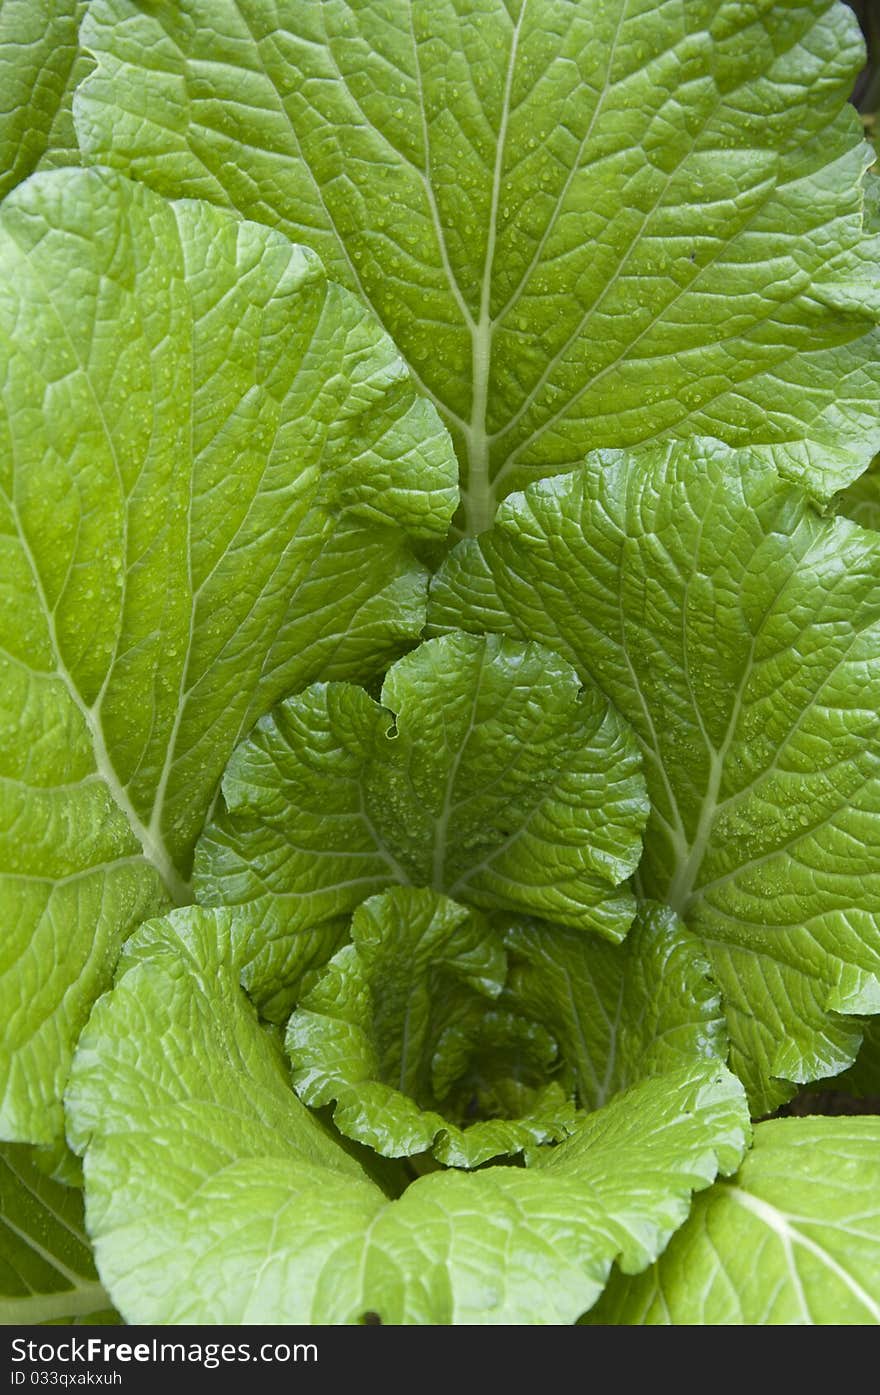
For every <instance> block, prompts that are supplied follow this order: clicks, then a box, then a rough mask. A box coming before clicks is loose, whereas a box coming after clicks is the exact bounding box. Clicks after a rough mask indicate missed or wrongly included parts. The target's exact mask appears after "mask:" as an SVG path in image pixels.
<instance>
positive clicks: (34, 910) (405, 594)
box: [0, 169, 455, 1141]
mask: <svg viewBox="0 0 880 1395" xmlns="http://www.w3.org/2000/svg"><path fill="white" fill-rule="evenodd" d="M0 269H2V270H0V279H2V291H0V392H2V402H0V456H2V461H3V466H2V470H3V476H2V493H0V553H2V564H0V567H2V577H3V580H2V592H0V647H2V654H0V685H2V710H0V774H2V777H3V778H2V785H0V809H2V813H0V830H2V834H0V837H2V842H0V858H2V864H0V865H2V867H3V872H4V874H5V875H4V880H3V890H2V897H3V900H2V906H3V917H4V924H5V927H6V928H5V930H4V939H3V944H2V947H0V1015H2V1018H3V1020H4V1023H5V1024H7V1025H6V1029H5V1034H4V1042H3V1049H2V1059H0V1133H6V1134H9V1135H10V1136H13V1137H24V1138H33V1139H34V1140H35V1141H48V1140H49V1139H51V1138H52V1136H53V1135H54V1134H55V1133H56V1132H57V1131H58V1130H59V1127H60V1107H59V1105H58V1103H57V1101H58V1095H59V1091H60V1089H61V1087H62V1086H63V1082H64V1078H65V1075H66V1070H67V1064H68V1059H69V1052H70V1048H71V1046H72V1043H73V1041H75V1039H76V1036H77V1034H78V1032H79V1029H80V1027H81V1026H82V1023H83V1021H84V1020H85V1017H86V1015H87V1013H88V1009H89V1006H90V1005H91V1002H92V1001H93V1000H94V998H95V997H96V996H97V994H98V993H99V992H100V991H101V989H102V988H103V987H105V986H106V984H107V983H108V981H109V974H110V970H111V968H112V964H113V961H114V959H115V956H116V953H117V951H118V946H119V943H120V941H121V940H122V939H123V938H124V937H125V935H126V934H127V933H128V931H129V930H130V929H131V928H132V926H133V925H134V924H136V923H137V922H139V921H140V920H143V919H144V918H145V916H147V915H148V914H151V913H155V912H156V911H157V910H158V909H160V908H162V907H163V906H165V905H167V904H168V898H169V896H171V897H174V898H176V899H186V898H187V896H188V895H189V892H188V887H187V878H188V875H189V872H190V862H191V856H192V848H193V844H194V842H195V840H196V838H197V836H198V834H199V832H200V830H201V827H202V824H203V822H204V819H205V815H206V813H207V811H208V807H209V805H210V803H211V800H212V798H213V796H214V792H215V788H216V785H217V782H218V781H219V778H220V775H221V773H222V771H223V768H224V766H225V764H226V762H227V760H228V758H229V754H230V752H231V751H232V749H233V746H234V745H235V743H236V741H237V740H239V738H240V737H241V736H242V735H243V733H244V732H246V731H247V730H249V728H250V727H251V726H252V724H253V722H254V721H255V720H256V718H257V717H258V716H260V714H261V713H262V712H264V711H266V710H267V709H268V708H269V707H270V706H271V705H272V703H274V702H275V701H276V700H277V699H278V697H279V696H280V695H281V694H282V693H283V692H286V691H287V690H289V689H290V688H291V687H295V686H297V685H299V684H302V683H305V682H309V681H311V680H312V679H313V678H314V677H316V675H317V674H318V672H321V673H322V674H325V675H326V676H328V677H362V678H365V677H368V676H369V675H370V674H371V673H373V672H374V671H376V670H377V669H378V670H381V669H382V668H384V666H385V664H386V663H387V662H388V659H389V658H390V657H393V656H394V655H395V654H396V653H398V652H399V651H400V649H401V648H403V647H405V646H406V644H407V643H409V642H411V641H412V639H413V638H414V637H415V636H416V635H417V634H418V632H419V629H420V627H421V624H422V622H423V616H424V585H425V579H424V573H423V571H422V569H421V568H420V567H419V566H418V565H417V564H416V563H415V562H414V560H413V558H412V556H411V555H410V553H409V552H408V550H407V545H406V538H405V534H404V531H403V530H409V531H410V532H412V533H413V534H416V535H418V536H428V537H430V536H442V535H443V532H444V529H445V527H446V524H447V521H448V518H449V514H450V512H451V510H452V507H453V505H454V493H455V491H454V485H453V479H454V461H453V457H452V454H451V446H450V444H449V441H448V437H447V436H446V433H445V431H444V430H443V428H442V426H441V425H440V422H439V418H438V417H437V415H436V413H435V411H434V408H433V407H431V406H430V405H429V404H427V403H425V402H424V401H423V400H422V399H420V398H418V397H417V396H416V394H415V392H414V390H413V388H412V386H411V383H410V380H409V377H408V374H407V371H406V369H405V366H404V365H403V363H402V361H401V360H400V358H399V357H398V355H397V353H396V350H395V349H394V347H393V345H392V344H391V343H390V341H389V340H388V338H387V336H386V335H385V334H384V332H383V331H382V330H381V329H380V327H379V326H378V325H377V324H376V322H375V321H374V320H373V319H372V318H371V316H369V314H367V312H366V311H364V309H363V308H362V307H361V306H360V305H358V304H357V302H356V301H355V300H354V298H353V297H351V296H350V295H349V293H348V292H347V291H343V290H341V289H340V288H339V287H335V286H333V285H331V284H330V283H328V282H327V281H326V280H325V278H324V275H323V273H322V271H321V269H320V266H319V264H318V262H317V258H316V257H315V256H314V254H313V253H311V252H307V251H304V250H303V249H301V248H296V247H293V246H292V245H291V244H290V243H289V242H288V241H287V240H286V238H284V237H283V236H281V235H280V234H278V233H274V232H271V231H269V230H268V229H267V228H265V227H261V226H257V225H256V224H250V223H244V222H242V221H241V220H239V219H237V218H235V217H234V216H233V215H231V214H229V213H226V212H223V211H221V210H219V209H216V208H213V207H211V206H210V205H207V204H203V205H201V204H197V203H191V202H190V203H187V202H184V203H180V204H169V203H166V202H165V200H163V199H161V198H160V197H159V196H158V195H156V194H154V193H152V192H150V191H149V190H147V189H144V188H140V187H138V186H136V185H133V184H130V183H129V182H128V181H127V180H125V179H123V178H122V177H121V176H118V175H113V174H110V175H99V174H97V173H95V172H93V171H81V170H72V169H71V170H60V171H57V172H55V173H52V174H45V175H37V176H35V177H34V178H33V179H31V180H29V181H28V183H27V184H26V185H25V186H22V187H21V188H20V189H18V190H16V191H15V192H14V193H13V194H11V195H10V196H9V197H8V198H7V199H6V201H5V202H4V205H3V211H2V217H0Z"/></svg>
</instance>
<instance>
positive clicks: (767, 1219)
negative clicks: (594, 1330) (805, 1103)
mask: <svg viewBox="0 0 880 1395" xmlns="http://www.w3.org/2000/svg"><path fill="white" fill-rule="evenodd" d="M878 1244H880V1120H877V1119H864V1118H863V1119H833V1120H832V1119H779V1120H775V1121H773V1122H771V1123H765V1124H760V1125H759V1126H758V1128H757V1129H756V1131H755V1146H754V1149H753V1151H752V1152H750V1153H749V1154H748V1156H747V1157H746V1158H745V1159H744V1161H743V1165H742V1168H741V1170H740V1172H739V1174H738V1175H737V1176H736V1177H735V1178H734V1179H733V1180H732V1181H731V1182H722V1183H719V1184H718V1185H717V1186H715V1187H713V1188H712V1189H711V1190H710V1191H708V1192H704V1193H703V1195H702V1196H700V1197H698V1198H697V1200H696V1202H695V1205H694V1210H693V1214H692V1215H691V1217H690V1219H689V1220H688V1221H687V1222H686V1224H685V1225H684V1226H683V1227H682V1229H681V1230H680V1231H679V1232H678V1234H677V1235H675V1236H674V1237H673V1239H672V1241H671V1243H670V1245H669V1248H668V1249H667V1250H666V1252H665V1254H663V1256H662V1257H661V1258H660V1259H659V1260H658V1261H657V1263H656V1264H655V1265H654V1267H653V1268H652V1269H650V1270H648V1271H647V1272H646V1273H645V1274H643V1275H640V1276H639V1277H638V1278H636V1279H626V1278H622V1277H620V1276H619V1275H618V1276H616V1277H615V1278H614V1279H612V1282H611V1283H610V1284H609V1287H608V1290H607V1292H606V1294H605V1295H604V1296H603V1298H602V1300H601V1301H600V1303H599V1305H598V1307H597V1308H596V1309H594V1311H593V1313H592V1314H591V1319H592V1320H595V1321H596V1322H612V1323H630V1324H641V1323H709V1324H716V1323H760V1324H774V1323H800V1324H804V1323H859V1324H861V1323H877V1322H880V1270H878V1267H877V1246H878Z"/></svg>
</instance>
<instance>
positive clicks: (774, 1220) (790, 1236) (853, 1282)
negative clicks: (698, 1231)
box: [727, 1186, 880, 1322]
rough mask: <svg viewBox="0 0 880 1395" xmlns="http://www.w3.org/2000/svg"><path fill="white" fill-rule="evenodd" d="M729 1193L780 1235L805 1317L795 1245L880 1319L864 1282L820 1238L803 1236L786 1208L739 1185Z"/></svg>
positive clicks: (878, 1308)
mask: <svg viewBox="0 0 880 1395" xmlns="http://www.w3.org/2000/svg"><path fill="white" fill-rule="evenodd" d="M727 1194H728V1195H729V1196H730V1197H731V1198H732V1199H733V1200H734V1201H735V1202H736V1203H737V1204H738V1205H739V1206H742V1207H743V1209H744V1210H746V1211H750V1212H751V1214H752V1215H753V1216H755V1217H757V1219H758V1220H759V1221H761V1222H762V1223H763V1224H764V1225H766V1226H767V1227H768V1228H769V1229H770V1230H772V1231H773V1232H774V1234H775V1235H776V1236H777V1237H778V1239H779V1242H780V1244H781V1246H782V1249H783V1252H784V1254H785V1257H786V1263H787V1264H788V1268H789V1272H790V1273H791V1277H792V1282H793V1284H794V1286H795V1288H796V1290H797V1292H798V1294H799V1295H800V1296H801V1303H802V1306H803V1308H804V1314H805V1316H806V1317H810V1314H809V1312H808V1311H807V1309H806V1303H805V1301H804V1299H803V1286H802V1284H801V1277H800V1274H798V1273H797V1268H796V1265H795V1261H794V1250H795V1247H796V1246H800V1247H801V1249H803V1250H806V1251H807V1252H808V1253H809V1254H811V1255H812V1256H813V1258H814V1259H816V1260H818V1261H819V1263H820V1264H822V1265H823V1266H824V1267H825V1268H826V1269H827V1270H828V1271H829V1273H831V1274H833V1275H834V1277H835V1278H836V1279H838V1280H839V1282H840V1283H842V1284H843V1285H844V1287H845V1288H847V1289H848V1290H849V1292H850V1293H851V1294H852V1295H853V1297H854V1298H855V1299H856V1301H857V1302H859V1303H861V1304H862V1306H863V1307H864V1308H865V1310H866V1312H868V1313H870V1315H871V1317H872V1319H873V1320H874V1322H880V1303H878V1302H877V1301H876V1300H875V1299H874V1298H872V1297H871V1295H870V1293H868V1292H866V1290H865V1289H863V1288H862V1286H861V1284H860V1283H859V1282H858V1280H857V1279H854V1278H853V1276H852V1274H849V1273H847V1271H846V1270H845V1269H844V1268H843V1266H842V1265H841V1264H839V1263H838V1261H837V1260H836V1259H835V1258H834V1256H833V1255H831V1254H829V1253H828V1251H827V1250H825V1249H823V1248H822V1246H821V1245H820V1244H818V1242H817V1241H815V1240H811V1239H810V1237H809V1236H808V1235H804V1233H803V1231H800V1230H798V1229H797V1227H796V1226H794V1225H792V1224H791V1222H792V1220H793V1217H791V1216H788V1215H786V1213H785V1212H784V1211H779V1210H777V1208H776V1207H775V1206H771V1204H770V1203H769V1202H767V1201H762V1200H761V1199H760V1197H757V1196H753V1195H752V1194H751V1193H750V1192H745V1191H743V1190H742V1189H741V1188H740V1187H733V1186H731V1187H728V1188H727Z"/></svg>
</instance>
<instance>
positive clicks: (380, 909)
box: [286, 887, 574, 1167]
mask: <svg viewBox="0 0 880 1395" xmlns="http://www.w3.org/2000/svg"><path fill="white" fill-rule="evenodd" d="M351 940H352V943H351V944H349V945H346V946H345V947H344V948H343V949H341V950H339V952H338V953H337V954H335V955H334V956H333V958H332V959H331V960H330V963H329V964H328V965H327V967H326V969H325V970H324V972H323V973H322V974H321V977H320V978H319V979H318V982H317V983H316V984H315V986H314V988H312V989H311V990H310V992H308V993H307V994H306V995H305V997H304V998H302V999H301V1001H300V1005H299V1007H298V1008H297V1010H296V1011H295V1012H294V1014H293V1016H292V1017H291V1019H290V1022H289V1023H288V1027H287V1036H286V1046H287V1051H288V1054H289V1056H290V1059H291V1062H292V1064H293V1087H294V1089H295V1090H296V1092H297V1094H298V1095H299V1097H300V1099H301V1100H302V1101H303V1103H304V1104H308V1105H311V1106H313V1107H319V1106H321V1105H325V1104H330V1103H331V1101H335V1102H336V1103H335V1108H334V1111H333V1121H334V1123H335V1124H336V1127H337V1128H338V1129H339V1130H340V1131H341V1132H342V1133H344V1134H346V1135H347V1137H349V1138H353V1139H356V1140H357V1141H358V1142H359V1143H365V1144H367V1145H369V1147H371V1148H374V1149H376V1150H377V1152H379V1153H383V1154H385V1155H386V1156H388V1157H405V1156H409V1155H410V1154H413V1153H423V1152H433V1154H434V1157H435V1158H437V1159H438V1160H439V1161H440V1162H443V1163H451V1164H452V1165H454V1166H456V1167H477V1166H479V1164H480V1163H483V1162H486V1161H487V1160H488V1159H489V1158H495V1157H499V1156H500V1155H502V1154H505V1153H519V1152H521V1151H522V1150H523V1149H524V1148H525V1147H526V1146H527V1145H528V1144H533V1143H546V1142H556V1141H558V1140H559V1139H561V1138H565V1136H566V1135H567V1134H569V1133H571V1132H572V1130H573V1128H574V1106H573V1104H572V1103H570V1102H569V1100H568V1099H567V1097H566V1093H565V1091H564V1090H563V1089H562V1088H561V1087H560V1086H559V1085H558V1084H555V1083H553V1082H550V1083H549V1084H547V1083H545V1082H546V1080H547V1074H548V1069H552V1067H553V1065H554V1063H555V1060H556V1056H557V1049H556V1044H555V1042H554V1041H553V1038H552V1036H550V1035H549V1033H548V1032H546V1031H545V1030H544V1029H543V1028H541V1027H540V1026H539V1025H538V1024H536V1023H532V1022H528V1021H526V1020H524V1019H517V1018H511V1017H510V1015H509V1014H506V1013H500V1012H498V1011H495V1012H492V1011H491V1001H492V999H493V998H497V997H498V995H499V994H500V993H501V990H502V988H503V986H504V979H505V974H506V969H507V964H506V959H505V954H504V950H503V948H502V945H501V939H500V936H499V935H497V934H493V933H492V931H491V930H490V929H489V926H488V925H487V924H486V921H485V919H484V918H483V917H482V916H481V915H479V914H478V913H475V912H473V911H469V910H467V909H466V908H465V907H463V906H459V905H457V904H456V903H455V902H454V901H450V900H448V899H447V898H446V897H445V896H438V895H437V893H436V892H433V891H426V890H411V889H409V888H405V887H395V888H394V890H392V891H389V892H386V893H385V894H384V895H383V896H373V897H371V898H370V899H369V900H368V901H366V902H365V903H364V904H363V905H362V906H359V907H358V909H357V911H356V912H355V914H354V919H353V920H352V925H351ZM499 1068H500V1069H499ZM496 1071H498V1072H499V1075H500V1079H498V1078H497V1077H496ZM507 1072H509V1076H508V1075H507ZM462 1077H464V1078H465V1083H464V1086H463V1088H462V1086H461V1084H460V1082H461V1080H462ZM456 1086H458V1087H459V1088H458V1089H457V1090H456V1089H455V1087H456ZM451 1092H453V1098H452V1099H450V1093H451ZM456 1095H457V1096H458V1097H459V1100H458V1101H456V1099H455V1096H456ZM510 1096H512V1097H513V1098H514V1099H515V1100H516V1103H517V1104H519V1105H520V1109H518V1110H517V1112H516V1116H515V1117H510V1118H507V1117H501V1118H495V1117H492V1112H490V1111H491V1110H492V1106H493V1105H496V1103H497V1101H498V1100H499V1098H501V1099H504V1098H505V1097H510ZM457 1103H458V1104H462V1105H463V1106H464V1109H463V1110H460V1108H458V1107H457ZM487 1106H488V1109H487ZM471 1110H473V1111H475V1117H474V1119H472V1120H471V1121H470V1122H469V1121H468V1118H467V1115H468V1112H470V1111H471Z"/></svg>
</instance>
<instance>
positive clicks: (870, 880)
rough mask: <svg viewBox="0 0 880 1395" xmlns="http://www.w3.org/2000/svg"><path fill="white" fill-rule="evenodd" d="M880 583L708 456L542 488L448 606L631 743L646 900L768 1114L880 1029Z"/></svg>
mask: <svg viewBox="0 0 880 1395" xmlns="http://www.w3.org/2000/svg"><path fill="white" fill-rule="evenodd" d="M878 576H880V540H878V539H877V538H876V537H875V536H874V535H873V534H871V533H867V532H865V531H863V530H862V529H860V528H858V527H856V525H855V524H853V523H850V522H848V521H847V520H845V519H839V518H838V519H833V520H828V519H824V518H820V517H819V516H818V514H817V513H816V512H815V511H814V510H813V509H812V508H811V507H810V505H809V503H808V501H807V499H806V497H805V496H804V495H803V494H802V493H801V491H800V490H799V489H797V488H795V487H794V486H792V485H790V484H786V483H784V482H781V481H780V480H779V479H778V477H777V476H776V475H775V474H774V472H773V471H772V470H771V469H770V468H769V467H767V466H766V465H764V464H762V463H761V462H760V461H759V460H756V459H754V458H753V457H752V456H751V454H750V453H747V452H739V453H730V452H727V451H725V450H724V448H723V447H720V446H718V445H717V443H715V444H713V443H711V442H708V443H707V442H703V443H700V442H695V443H693V444H692V445H690V446H683V445H682V446H673V447H665V448H660V447H657V448H654V449H653V450H652V451H644V452H642V453H640V454H639V455H638V456H637V457H633V456H632V455H625V454H622V453H611V452H608V453H603V454H600V455H597V456H595V457H593V458H592V459H591V461H590V463H589V464H588V466H587V468H586V469H584V470H582V471H579V472H576V473H574V474H571V475H569V476H567V477H565V478H558V479H556V480H552V481H547V482H546V483H544V484H539V485H536V486H532V487H530V488H529V489H528V490H526V491H525V494H523V495H521V496H517V497H516V498H514V499H511V500H509V501H507V503H506V504H505V505H503V506H502V508H501V510H500V512H499V517H498V521H497V523H496V526H495V528H494V529H493V530H492V532H490V533H488V534H487V535H486V536H485V537H484V538H482V539H479V540H478V541H475V542H470V543H466V544H463V545H462V546H461V547H460V548H459V549H458V550H457V551H456V552H455V553H453V555H452V557H451V559H450V561H449V562H448V564H447V566H446V568H445V571H444V573H443V574H442V575H441V577H440V579H439V580H438V582H437V585H436V588H435V593H434V607H433V612H432V613H433V624H434V626H435V628H437V627H445V626H456V627H464V628H466V629H477V630H483V629H485V628H491V629H493V630H498V631H504V632H506V633H509V634H512V635H517V636H520V637H524V638H529V639H533V640H536V641H538V642H539V643H542V644H546V645H548V646H549V647H552V648H553V649H555V650H557V651H558V652H559V653H560V654H562V655H564V656H565V657H566V658H568V659H569V660H570V661H571V662H572V663H574V664H575V666H576V667H577V669H578V672H579V673H580V675H581V677H582V678H583V679H584V681H587V680H592V681H593V682H595V683H597V684H598V685H599V686H600V687H601V688H602V689H603V690H604V692H605V693H606V694H607V696H608V697H609V699H610V700H611V701H612V702H613V703H615V704H616V706H617V707H618V708H619V710H620V711H621V713H622V714H623V715H624V716H625V717H626V718H627V719H628V720H629V721H630V722H631V723H632V725H633V727H634V728H635V730H636V733H637V735H638V737H639V739H640V742H641V746H642V750H643V752H644V755H645V773H646V776H647V780H648V789H649V793H650V796H651V803H652V813H651V818H650V821H649V825H648V830H647V833H646V837H645V857H644V860H643V862H642V865H641V866H640V868H639V874H638V881H639V884H640V887H641V890H642V891H643V893H644V894H645V895H648V896H652V897H655V898H656V899H657V900H660V901H664V902H668V903H669V904H670V905H671V906H672V907H673V909H674V910H676V911H677V912H678V913H679V914H680V915H681V917H682V919H683V920H684V923H685V925H686V926H687V927H688V929H690V930H691V931H692V932H693V933H694V934H696V935H697V936H698V937H699V938H700V939H701V940H702V942H703V945H704V948H705V952H706V955H707V957H708V960H709V963H710V966H711V971H712V976H713V978H714V979H715V981H716V982H717V984H718V985H719V987H720V988H721V991H722V995H723V999H724V1005H725V1013H726V1016H727V1022H728V1028H729V1032H730V1041H731V1062H732V1065H733V1068H734V1069H735V1070H736V1071H737V1073H738V1074H739V1075H740V1076H741V1077H742V1078H743V1079H744V1080H745V1081H746V1082H747V1085H748V1088H749V1091H750V1094H751V1097H752V1101H753V1105H754V1112H755V1113H756V1114H759V1115H760V1114H764V1113H768V1112H770V1111H771V1110H772V1109H773V1108H774V1107H775V1106H776V1105H777V1104H779V1103H780V1102H781V1101H782V1100H783V1099H785V1098H787V1097H788V1095H789V1094H791V1093H793V1089H792V1087H790V1086H789V1085H787V1084H786V1083H784V1082H786V1081H797V1082H802V1081H808V1080H815V1079H820V1078H822V1077H823V1076H826V1075H829V1074H835V1073H836V1072H837V1071H840V1070H842V1069H844V1068H845V1067H846V1066H847V1065H848V1064H849V1063H850V1061H851V1060H852V1059H853V1057H854V1055H855V1053H856V1050H857V1049H858V1044H859V1040H860V1037H861V1024H860V1023H859V1022H858V1021H855V1020H852V1018H850V1017H849V1015H850V1014H852V1015H857V1014H860V1013H873V1012H876V1011H878V1010H880V933H878V911H880V871H878V869H880V795H878V790H880V784H878V775H880V717H878V712H880V587H878ZM841 1014H844V1015H843V1016H842V1015H841ZM848 1019H849V1020H848ZM777 1077H781V1080H780V1079H777Z"/></svg>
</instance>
